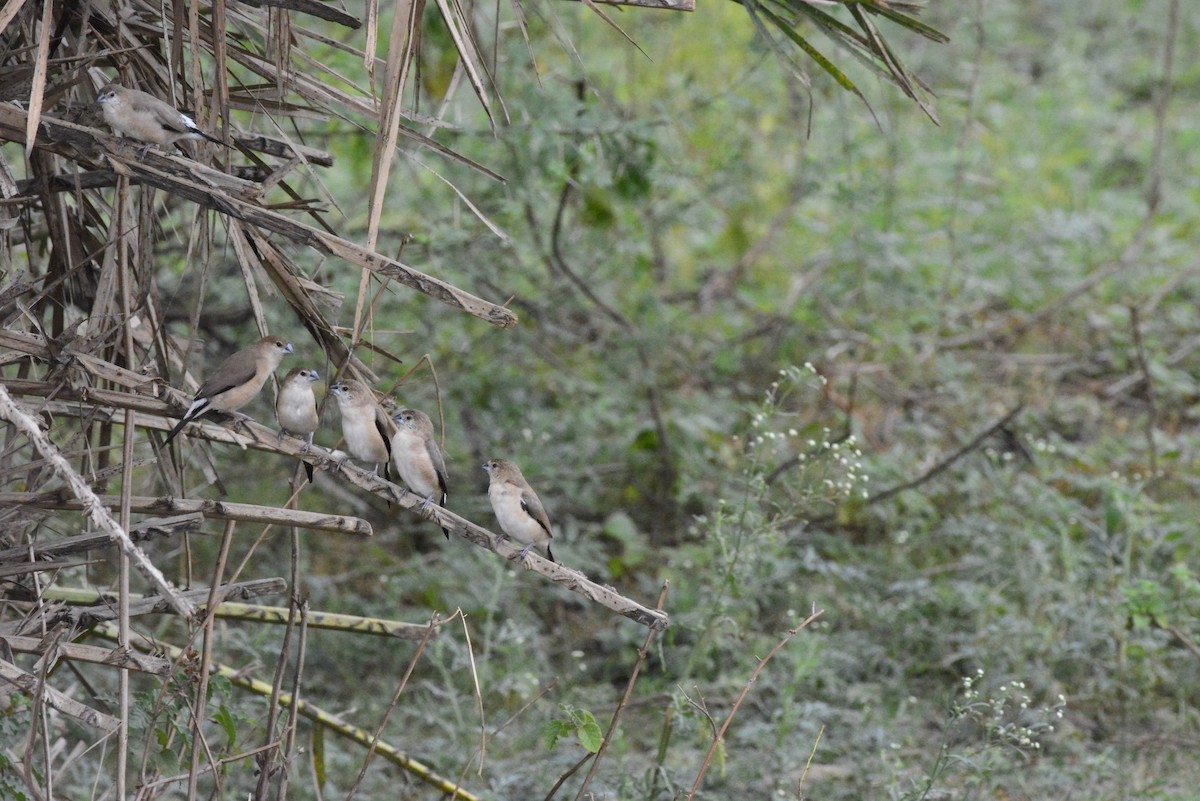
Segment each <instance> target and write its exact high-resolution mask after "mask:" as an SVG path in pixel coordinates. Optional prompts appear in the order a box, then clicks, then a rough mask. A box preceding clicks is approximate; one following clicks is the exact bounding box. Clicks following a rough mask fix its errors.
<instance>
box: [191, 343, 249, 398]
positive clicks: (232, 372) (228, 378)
mask: <svg viewBox="0 0 1200 801" xmlns="http://www.w3.org/2000/svg"><path fill="white" fill-rule="evenodd" d="M257 373H258V354H257V353H255V352H254V351H252V350H239V351H238V352H237V353H235V354H233V355H232V356H230V357H229V358H228V359H226V360H225V361H223V362H221V366H220V367H218V368H217V370H216V372H214V373H213V374H212V375H211V376H209V378H208V379H207V380H206V381H205V382H204V383H203V384H201V385H200V389H199V390H197V391H196V397H197V398H211V397H214V396H216V395H220V394H221V393H222V392H226V391H228V390H230V389H233V388H234V387H240V386H241V385H242V384H246V383H249V382H250V381H251V380H253V378H254V376H255V375H256V374H257Z"/></svg>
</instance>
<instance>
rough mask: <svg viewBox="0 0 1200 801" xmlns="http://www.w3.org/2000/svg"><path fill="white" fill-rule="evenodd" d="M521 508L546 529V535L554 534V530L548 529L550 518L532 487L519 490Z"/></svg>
mask: <svg viewBox="0 0 1200 801" xmlns="http://www.w3.org/2000/svg"><path fill="white" fill-rule="evenodd" d="M521 508H522V509H524V510H525V513H526V514H528V515H529V516H530V517H532V518H533V519H534V520H536V521H537V524H538V525H539V526H541V527H542V528H544V529H545V530H546V534H547V535H548V536H551V537H553V536H554V532H552V531H551V530H550V518H549V517H548V516H547V515H546V510H545V509H544V508H542V501H541V499H539V498H538V496H537V493H536V492H534V491H533V490H532V489H523V490H521Z"/></svg>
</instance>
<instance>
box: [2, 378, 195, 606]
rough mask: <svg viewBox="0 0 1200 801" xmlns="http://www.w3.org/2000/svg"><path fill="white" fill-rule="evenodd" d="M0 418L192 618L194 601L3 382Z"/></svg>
mask: <svg viewBox="0 0 1200 801" xmlns="http://www.w3.org/2000/svg"><path fill="white" fill-rule="evenodd" d="M0 418H3V419H5V420H8V421H9V422H10V423H12V424H13V425H15V426H16V427H17V428H18V429H19V430H20V431H21V433H23V434H24V435H25V436H26V437H28V438H29V440H30V442H32V443H33V445H34V447H35V448H37V450H38V451H39V452H40V453H41V454H42V456H43V457H44V458H45V459H47V460H48V461H49V462H50V464H51V465H52V466H53V468H54V471H55V472H56V473H57V474H58V475H59V477H60V478H62V480H63V481H65V482H66V483H67V485H68V486H69V487H70V488H71V492H72V493H73V494H74V495H75V497H76V498H78V499H79V501H80V502H81V504H82V507H83V509H84V511H86V512H87V514H88V517H90V518H91V520H92V522H93V523H94V524H95V525H96V526H97V527H98V528H100V529H101V530H103V531H104V532H106V533H107V534H108V536H109V537H110V538H111V539H112V541H113V543H114V544H116V545H117V546H118V547H119V548H120V549H121V551H122V553H124V554H125V555H126V556H128V557H129V559H130V562H131V563H132V564H133V565H134V566H135V567H136V568H137V569H138V571H139V572H140V573H141V574H142V575H143V576H145V577H146V580H147V581H149V582H150V583H151V584H152V585H153V586H154V587H155V588H156V589H158V591H159V593H160V594H161V595H162V596H163V598H164V599H165V600H166V602H167V603H169V604H170V606H171V608H172V609H174V610H175V612H176V613H177V614H179V615H182V616H183V617H186V618H190V617H191V616H192V614H193V613H194V612H195V609H194V607H193V606H192V604H191V603H189V602H188V601H187V600H185V599H184V598H182V597H180V595H179V594H178V593H177V592H176V591H175V588H174V587H173V586H171V583H170V582H169V581H167V579H166V577H165V576H163V574H162V572H161V571H160V570H159V569H158V568H157V567H155V566H154V564H153V563H152V562H151V561H150V560H149V559H148V558H147V557H146V554H145V553H143V552H142V549H141V548H139V547H138V546H137V545H136V544H135V543H134V542H133V540H131V539H130V538H129V535H128V534H127V533H126V532H125V530H124V529H122V528H121V526H119V525H118V524H117V521H116V520H115V519H114V518H113V516H112V513H111V512H110V509H111V507H107V506H105V505H104V504H102V503H101V502H100V499H99V498H97V497H96V494H95V493H94V492H92V489H91V487H89V486H88V484H87V482H86V481H84V480H83V478H82V477H81V476H80V475H79V474H78V473H76V472H75V470H74V469H73V468H72V467H71V465H70V464H69V463H68V462H67V460H66V459H64V458H63V457H62V455H61V454H60V453H59V452H58V448H56V447H55V446H54V443H52V442H51V441H50V440H49V439H48V438H47V437H46V435H45V434H44V433H42V430H41V428H40V427H39V426H38V423H37V420H35V419H34V418H33V416H32V415H30V414H29V413H28V412H26V411H25V410H24V409H22V408H21V406H20V405H19V404H17V403H16V401H14V400H13V399H12V396H11V395H9V394H8V390H7V389H6V388H5V386H4V384H0Z"/></svg>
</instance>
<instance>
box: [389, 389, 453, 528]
mask: <svg viewBox="0 0 1200 801" xmlns="http://www.w3.org/2000/svg"><path fill="white" fill-rule="evenodd" d="M392 421H393V422H395V424H396V433H395V434H393V435H392V458H393V459H394V460H395V461H396V472H397V473H399V474H400V478H402V479H404V484H405V486H407V487H408V488H409V489H410V490H412V491H413V492H415V493H417V494H418V495H424V496H425V503H423V504H421V511H425V510H426V509H428V508H429V504H430V503H431V502H433V501H434V500H435V499H436V500H437V503H438V505H439V506H445V505H446V498H447V497H448V496H447V489H446V460H445V459H443V458H442V449H441V448H439V447H438V444H437V440H436V439H435V438H434V436H433V421H432V420H430V419H429V415H427V414H425V413H424V412H422V411H418V410H417V409H401V410H400V411H399V412H398V413H397V414H395V415H394V416H393V417H392ZM442 533H443V534H445V535H446V539H450V530H449V529H446V528H443V529H442Z"/></svg>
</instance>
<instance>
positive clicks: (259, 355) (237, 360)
mask: <svg viewBox="0 0 1200 801" xmlns="http://www.w3.org/2000/svg"><path fill="white" fill-rule="evenodd" d="M291 352H292V343H290V342H287V341H285V340H283V339H280V338H279V337H272V336H265V337H263V338H262V339H260V340H259V341H258V342H255V343H254V344H253V345H251V346H250V347H248V348H243V349H242V350H239V351H238V352H237V353H235V354H233V355H232V356H230V357H229V358H227V359H226V360H225V361H223V362H221V364H220V365H219V366H218V367H217V369H216V370H215V371H214V372H213V374H212V375H211V376H209V378H208V380H207V381H205V382H204V383H203V384H201V385H200V389H198V390H196V398H195V400H193V401H192V405H191V406H189V407H188V410H187V411H186V412H184V413H183V417H182V418H180V420H179V422H178V423H176V424H175V427H174V428H172V429H171V433H169V434H167V441H166V442H165V443H163V444H164V445H165V444H167V443H169V442H170V441H171V440H173V439H174V438H175V435H176V434H178V433H179V432H180V431H181V430H182V429H183V427H184V426H185V425H187V424H188V423H190V422H192V421H193V420H195V419H196V418H197V417H200V416H201V415H203V414H205V413H207V412H208V411H210V410H212V409H216V410H217V411H219V412H229V413H231V414H235V415H236V416H237V417H239V418H240V419H243V420H249V419H250V418H249V417H247V416H246V415H244V414H237V410H238V409H240V408H242V407H243V406H245V405H246V404H247V403H249V402H250V399H251V398H253V397H254V396H255V395H257V394H258V392H259V390H261V389H262V387H263V384H265V383H267V379H268V378H270V376H271V374H272V373H274V372H275V368H276V367H278V366H279V363H280V362H281V361H282V360H283V357H284V356H286V355H287V354H289V353H291Z"/></svg>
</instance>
